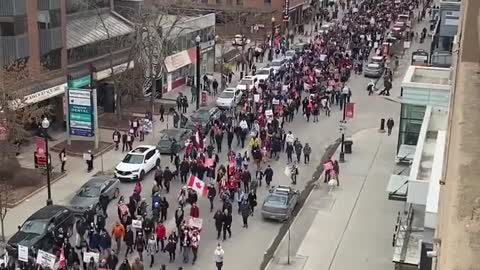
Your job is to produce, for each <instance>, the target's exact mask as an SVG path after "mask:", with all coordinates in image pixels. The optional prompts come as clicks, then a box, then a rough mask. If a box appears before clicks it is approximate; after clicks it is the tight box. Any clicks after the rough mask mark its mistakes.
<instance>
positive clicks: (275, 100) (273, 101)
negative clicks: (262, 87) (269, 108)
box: [272, 98, 280, 105]
mask: <svg viewBox="0 0 480 270" xmlns="http://www.w3.org/2000/svg"><path fill="white" fill-rule="evenodd" d="M272 104H273V105H277V104H280V100H278V99H276V98H274V99H273V100H272Z"/></svg>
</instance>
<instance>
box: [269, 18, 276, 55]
mask: <svg viewBox="0 0 480 270" xmlns="http://www.w3.org/2000/svg"><path fill="white" fill-rule="evenodd" d="M274 32H275V17H272V33H271V35H270V51H269V52H268V61H272V60H273V34H274Z"/></svg>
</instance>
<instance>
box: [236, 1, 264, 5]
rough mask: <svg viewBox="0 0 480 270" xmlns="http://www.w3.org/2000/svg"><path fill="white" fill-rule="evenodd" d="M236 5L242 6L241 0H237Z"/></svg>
mask: <svg viewBox="0 0 480 270" xmlns="http://www.w3.org/2000/svg"><path fill="white" fill-rule="evenodd" d="M269 1H271V0H269ZM237 6H243V0H237Z"/></svg>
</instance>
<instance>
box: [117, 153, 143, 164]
mask: <svg viewBox="0 0 480 270" xmlns="http://www.w3.org/2000/svg"><path fill="white" fill-rule="evenodd" d="M122 162H123V163H130V164H141V163H142V162H143V155H132V154H127V155H126V156H125V158H124V159H123V160H122Z"/></svg>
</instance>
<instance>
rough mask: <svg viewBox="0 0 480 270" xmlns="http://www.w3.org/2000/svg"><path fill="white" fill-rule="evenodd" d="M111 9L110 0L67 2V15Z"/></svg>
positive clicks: (69, 0)
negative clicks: (98, 9)
mask: <svg viewBox="0 0 480 270" xmlns="http://www.w3.org/2000/svg"><path fill="white" fill-rule="evenodd" d="M106 7H110V0H96V1H85V0H67V14H73V13H77V12H82V11H86V10H94V9H97V8H106Z"/></svg>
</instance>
